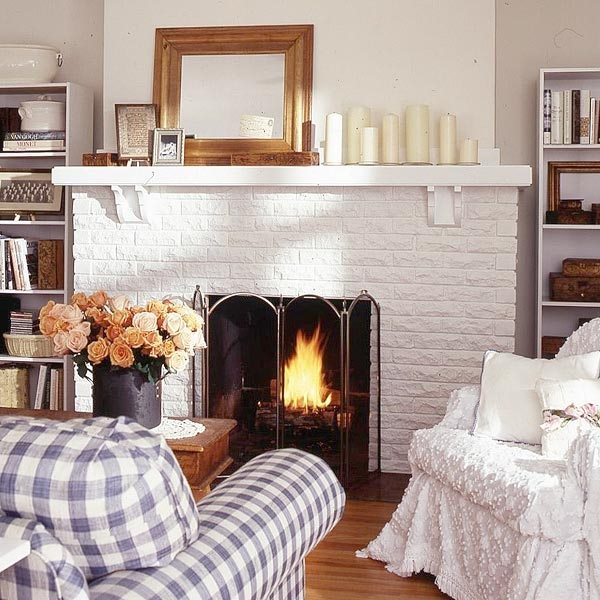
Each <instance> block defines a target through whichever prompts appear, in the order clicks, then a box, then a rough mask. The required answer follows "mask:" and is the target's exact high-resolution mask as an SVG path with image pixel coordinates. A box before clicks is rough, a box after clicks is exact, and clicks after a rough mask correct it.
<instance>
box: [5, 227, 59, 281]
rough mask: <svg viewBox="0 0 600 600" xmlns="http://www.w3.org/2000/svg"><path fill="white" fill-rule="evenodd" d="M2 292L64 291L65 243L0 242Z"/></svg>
mask: <svg viewBox="0 0 600 600" xmlns="http://www.w3.org/2000/svg"><path fill="white" fill-rule="evenodd" d="M0 242H1V243H0V259H1V260H0V271H1V273H0V289H2V290H11V289H12V290H35V289H42V290H57V289H62V288H63V287H64V241H63V240H26V239H25V238H0Z"/></svg>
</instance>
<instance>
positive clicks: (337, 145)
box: [325, 113, 343, 165]
mask: <svg viewBox="0 0 600 600" xmlns="http://www.w3.org/2000/svg"><path fill="white" fill-rule="evenodd" d="M342 124H343V118H342V115H340V114H339V113H330V114H328V115H327V120H326V122H325V164H326V165H341V164H342V126H343V125H342Z"/></svg>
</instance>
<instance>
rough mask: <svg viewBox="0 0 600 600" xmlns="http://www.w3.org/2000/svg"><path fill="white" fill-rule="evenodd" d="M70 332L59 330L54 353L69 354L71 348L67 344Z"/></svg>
mask: <svg viewBox="0 0 600 600" xmlns="http://www.w3.org/2000/svg"><path fill="white" fill-rule="evenodd" d="M68 337H69V336H68V334H67V333H66V332H64V331H59V332H58V333H57V334H56V335H55V336H54V340H53V341H54V354H56V355H57V356H64V355H65V354H69V348H68V346H67V340H68Z"/></svg>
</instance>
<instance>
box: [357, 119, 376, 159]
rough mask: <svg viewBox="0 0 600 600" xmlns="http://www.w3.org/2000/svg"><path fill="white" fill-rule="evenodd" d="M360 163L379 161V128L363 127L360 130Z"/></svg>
mask: <svg viewBox="0 0 600 600" xmlns="http://www.w3.org/2000/svg"><path fill="white" fill-rule="evenodd" d="M359 162H360V164H361V165H376V164H377V163H378V162H379V129H378V128H377V127H363V128H362V129H361V130H360V161H359Z"/></svg>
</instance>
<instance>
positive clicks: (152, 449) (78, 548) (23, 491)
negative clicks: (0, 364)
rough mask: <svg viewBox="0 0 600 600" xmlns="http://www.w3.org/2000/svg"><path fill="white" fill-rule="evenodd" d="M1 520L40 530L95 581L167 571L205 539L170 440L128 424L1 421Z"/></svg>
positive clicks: (122, 421)
mask: <svg viewBox="0 0 600 600" xmlns="http://www.w3.org/2000/svg"><path fill="white" fill-rule="evenodd" d="M0 516H5V517H18V518H22V519H29V520H32V521H37V522H39V523H41V524H42V525H43V526H44V527H45V529H46V530H47V532H48V533H50V534H51V535H52V536H53V537H54V538H56V539H57V540H58V541H60V542H61V543H62V544H63V546H65V548H66V549H67V550H68V551H69V552H70V553H71V555H72V557H73V560H74V562H75V565H77V567H78V568H79V569H81V571H82V572H83V574H84V575H85V577H86V578H87V579H88V580H93V579H95V578H97V577H101V576H104V575H106V574H107V573H111V572H113V571H117V570H122V569H140V568H144V567H152V566H162V565H168V564H169V563H170V562H171V561H172V560H173V558H174V557H175V556H176V555H177V554H178V553H179V552H180V551H181V550H183V549H184V548H186V547H187V546H189V544H190V543H191V542H193V541H194V540H195V539H196V538H197V537H198V531H199V516H198V512H197V509H196V507H195V504H194V500H193V497H192V493H191V490H190V488H189V485H188V483H187V481H186V479H185V477H184V475H183V473H182V472H181V469H180V467H179V464H178V463H177V459H176V458H175V456H174V455H173V453H172V451H171V450H170V448H169V447H168V445H167V443H166V442H165V440H164V438H162V437H161V436H158V435H156V434H153V433H151V432H149V431H148V430H147V429H145V428H144V427H142V426H140V425H138V424H137V423H135V422H134V421H131V420H130V419H126V418H124V417H120V418H118V419H107V418H96V419H74V420H71V421H66V422H62V423H61V422H57V421H52V420H46V419H31V418H27V417H4V418H1V419H0Z"/></svg>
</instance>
